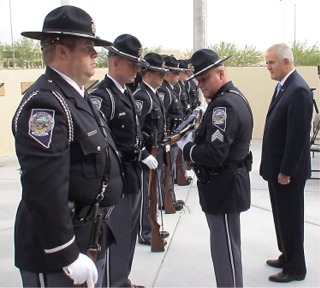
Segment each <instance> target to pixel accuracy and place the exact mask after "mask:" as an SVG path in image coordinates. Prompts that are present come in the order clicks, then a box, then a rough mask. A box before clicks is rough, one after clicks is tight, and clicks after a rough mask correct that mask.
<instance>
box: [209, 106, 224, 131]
mask: <svg viewBox="0 0 320 288" xmlns="http://www.w3.org/2000/svg"><path fill="white" fill-rule="evenodd" d="M226 120H227V111H226V107H216V108H214V109H213V111H212V124H213V125H214V126H216V127H217V128H219V129H220V130H222V131H225V130H226V124H227V123H226Z"/></svg>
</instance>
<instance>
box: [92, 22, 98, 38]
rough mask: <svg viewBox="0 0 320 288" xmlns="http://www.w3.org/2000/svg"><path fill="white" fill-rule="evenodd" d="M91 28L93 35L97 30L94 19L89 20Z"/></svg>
mask: <svg viewBox="0 0 320 288" xmlns="http://www.w3.org/2000/svg"><path fill="white" fill-rule="evenodd" d="M91 30H92V33H93V36H95V35H96V32H97V28H96V23H95V22H94V20H91Z"/></svg>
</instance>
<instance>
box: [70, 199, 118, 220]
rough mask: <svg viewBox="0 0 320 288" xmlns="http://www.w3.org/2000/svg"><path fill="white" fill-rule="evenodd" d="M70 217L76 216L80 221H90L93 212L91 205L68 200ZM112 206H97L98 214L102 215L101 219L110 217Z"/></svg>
mask: <svg viewBox="0 0 320 288" xmlns="http://www.w3.org/2000/svg"><path fill="white" fill-rule="evenodd" d="M68 206H69V209H70V213H71V217H72V219H74V218H76V219H78V220H80V221H91V220H92V217H93V212H94V206H93V205H79V204H76V203H74V202H73V201H69V202H68ZM113 208H114V206H109V207H99V211H98V214H100V215H101V216H102V218H103V219H107V218H109V217H110V215H111V213H112V210H113Z"/></svg>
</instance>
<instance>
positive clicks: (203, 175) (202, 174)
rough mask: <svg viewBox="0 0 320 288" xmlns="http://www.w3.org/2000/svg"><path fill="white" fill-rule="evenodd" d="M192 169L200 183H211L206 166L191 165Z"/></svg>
mask: <svg viewBox="0 0 320 288" xmlns="http://www.w3.org/2000/svg"><path fill="white" fill-rule="evenodd" d="M191 168H192V170H193V172H194V174H196V176H197V179H198V181H200V182H201V183H203V184H205V183H208V182H209V180H210V174H209V171H208V169H207V167H206V166H203V165H199V164H196V163H191Z"/></svg>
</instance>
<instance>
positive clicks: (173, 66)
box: [163, 55, 182, 72]
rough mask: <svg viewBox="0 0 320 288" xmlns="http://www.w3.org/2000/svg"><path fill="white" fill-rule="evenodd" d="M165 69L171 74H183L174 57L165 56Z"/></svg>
mask: <svg viewBox="0 0 320 288" xmlns="http://www.w3.org/2000/svg"><path fill="white" fill-rule="evenodd" d="M163 60H164V67H165V68H166V69H168V70H169V71H170V72H181V71H182V69H180V68H179V62H178V60H177V59H176V58H175V57H174V56H168V55H166V56H164V57H163Z"/></svg>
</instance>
